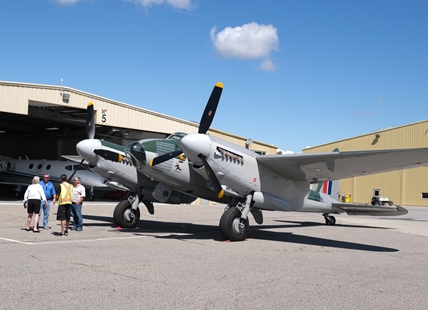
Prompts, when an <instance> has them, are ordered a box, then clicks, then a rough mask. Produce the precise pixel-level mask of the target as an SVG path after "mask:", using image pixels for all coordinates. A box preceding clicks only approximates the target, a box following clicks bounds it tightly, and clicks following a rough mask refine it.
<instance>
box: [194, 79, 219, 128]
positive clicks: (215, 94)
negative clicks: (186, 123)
mask: <svg viewBox="0 0 428 310" xmlns="http://www.w3.org/2000/svg"><path fill="white" fill-rule="evenodd" d="M222 91H223V83H221V82H218V83H217V84H215V86H214V89H213V91H212V92H211V96H210V98H209V99H208V102H207V105H206V107H205V110H204V114H202V118H201V121H200V123H199V130H198V133H202V134H206V133H207V131H208V129H209V128H210V126H211V123H212V121H213V119H214V114H215V111H216V110H217V106H218V102H219V101H220V96H221V92H222Z"/></svg>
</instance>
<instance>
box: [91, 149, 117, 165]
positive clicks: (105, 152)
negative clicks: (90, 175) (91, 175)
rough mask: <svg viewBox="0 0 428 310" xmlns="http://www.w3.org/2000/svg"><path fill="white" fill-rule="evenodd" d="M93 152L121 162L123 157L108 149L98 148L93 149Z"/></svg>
mask: <svg viewBox="0 0 428 310" xmlns="http://www.w3.org/2000/svg"><path fill="white" fill-rule="evenodd" d="M94 153H95V154H97V155H99V156H101V157H102V158H104V159H107V160H111V161H117V162H118V163H120V162H122V159H123V156H122V155H121V154H119V153H116V152H113V151H109V150H103V149H98V150H94Z"/></svg>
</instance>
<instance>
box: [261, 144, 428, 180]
mask: <svg viewBox="0 0 428 310" xmlns="http://www.w3.org/2000/svg"><path fill="white" fill-rule="evenodd" d="M256 159H257V161H258V162H259V163H260V164H261V165H263V166H265V167H266V168H268V169H270V170H272V171H275V172H276V173H278V174H280V175H281V176H283V177H285V178H287V179H290V180H293V181H303V180H309V181H311V182H323V181H329V180H338V179H345V178H351V177H356V176H362V175H370V174H375V173H380V172H388V171H394V170H400V169H407V168H414V167H421V166H427V165H428V148H417V149H401V150H379V151H356V152H340V153H338V152H332V153H316V154H284V155H260V156H257V157H256Z"/></svg>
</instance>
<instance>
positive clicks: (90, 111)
mask: <svg viewBox="0 0 428 310" xmlns="http://www.w3.org/2000/svg"><path fill="white" fill-rule="evenodd" d="M86 136H87V138H88V139H93V138H94V137H95V124H94V104H93V103H92V102H89V103H88V108H87V109H86Z"/></svg>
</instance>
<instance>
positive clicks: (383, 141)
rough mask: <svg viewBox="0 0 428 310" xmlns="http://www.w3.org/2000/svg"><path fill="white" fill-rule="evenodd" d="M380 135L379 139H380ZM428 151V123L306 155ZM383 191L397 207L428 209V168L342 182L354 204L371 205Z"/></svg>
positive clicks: (319, 148)
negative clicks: (375, 193) (336, 151)
mask: <svg viewBox="0 0 428 310" xmlns="http://www.w3.org/2000/svg"><path fill="white" fill-rule="evenodd" d="M376 135H378V137H376ZM421 147H428V121H422V122H418V123H414V124H410V125H405V126H401V127H396V128H392V129H388V130H383V131H379V132H374V133H370V134H367V135H363V136H359V137H354V138H350V139H346V140H341V141H337V142H332V143H329V144H324V145H320V146H317V147H312V148H308V149H305V150H303V152H304V153H315V152H331V151H333V150H334V149H335V148H338V149H339V150H340V151H364V150H384V149H397V148H421ZM374 189H380V195H381V196H382V197H388V198H389V199H390V200H392V201H393V202H394V203H396V204H400V205H411V206H428V199H422V192H428V167H420V168H412V169H405V170H398V171H392V172H386V173H379V174H375V175H369V176H362V177H355V178H349V179H344V180H341V181H340V192H341V194H342V195H351V202H357V203H367V202H369V201H370V199H371V197H372V196H373V190H374Z"/></svg>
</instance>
